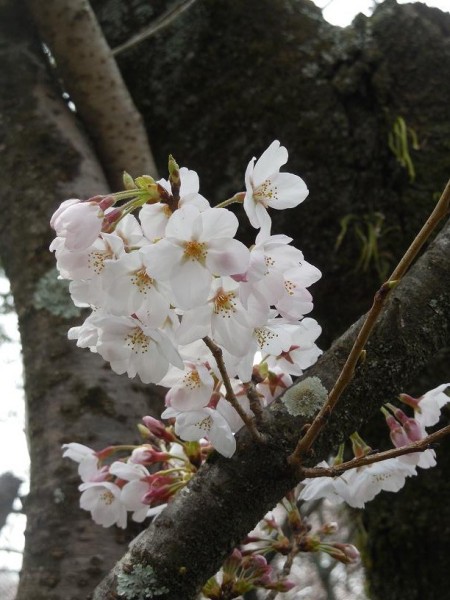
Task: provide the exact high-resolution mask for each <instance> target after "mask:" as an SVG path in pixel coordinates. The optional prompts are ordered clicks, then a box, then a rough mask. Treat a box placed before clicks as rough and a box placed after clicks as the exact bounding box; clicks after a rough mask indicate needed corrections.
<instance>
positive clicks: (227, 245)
mask: <svg viewBox="0 0 450 600" xmlns="http://www.w3.org/2000/svg"><path fill="white" fill-rule="evenodd" d="M249 261H250V252H249V250H248V248H247V247H246V246H244V244H243V243H242V242H239V241H238V240H234V239H223V238H222V239H217V240H211V241H210V242H209V243H208V253H207V256H206V261H205V264H206V267H207V268H208V269H209V271H210V272H211V273H213V274H214V275H234V274H235V273H242V272H244V271H245V270H246V269H247V267H248V264H249Z"/></svg>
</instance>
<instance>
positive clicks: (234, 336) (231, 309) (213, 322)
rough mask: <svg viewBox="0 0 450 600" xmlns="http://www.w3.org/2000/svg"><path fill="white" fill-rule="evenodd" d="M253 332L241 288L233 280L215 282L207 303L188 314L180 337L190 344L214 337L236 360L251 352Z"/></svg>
mask: <svg viewBox="0 0 450 600" xmlns="http://www.w3.org/2000/svg"><path fill="white" fill-rule="evenodd" d="M252 332H253V328H252V327H251V325H250V324H249V322H248V313H247V310H246V309H245V308H244V307H243V306H242V303H241V301H240V299H239V290H238V284H237V283H236V282H235V281H233V280H232V279H230V278H224V277H223V278H218V279H215V280H214V282H213V284H212V290H211V296H210V298H209V300H208V301H207V303H205V304H203V305H200V306H198V307H197V308H192V309H191V310H187V311H185V312H184V314H183V317H182V321H181V325H180V327H179V329H178V330H177V333H176V337H177V340H178V341H179V343H181V344H189V343H191V342H194V341H195V340H196V339H201V338H204V337H205V336H212V337H213V339H214V340H215V341H216V342H217V343H218V344H220V345H221V346H223V347H224V348H225V349H226V350H228V352H230V354H233V355H234V356H243V355H245V354H247V353H248V352H249V351H250V346H251V344H252Z"/></svg>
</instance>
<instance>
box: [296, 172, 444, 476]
mask: <svg viewBox="0 0 450 600" xmlns="http://www.w3.org/2000/svg"><path fill="white" fill-rule="evenodd" d="M449 208H450V180H449V181H448V182H447V185H446V186H445V189H444V191H443V193H442V195H441V197H440V199H439V201H438V203H437V204H436V207H435V208H434V210H433V212H432V213H431V214H430V216H429V217H428V219H427V221H426V222H425V224H424V225H423V227H422V229H421V230H420V231H419V233H418V234H417V236H416V237H415V239H414V240H413V242H412V244H411V245H410V247H409V248H408V250H407V251H406V252H405V254H404V256H403V258H402V259H401V260H400V262H399V263H398V265H397V266H396V268H395V269H394V271H393V272H392V275H391V276H390V277H389V279H388V280H387V281H386V282H385V283H383V285H382V286H381V287H380V289H379V290H378V291H377V292H376V294H375V297H374V300H373V304H372V308H371V309H370V310H369V312H368V313H367V315H366V319H365V321H364V323H363V325H362V327H361V329H360V331H359V333H358V336H357V337H356V340H355V342H354V344H353V347H352V349H351V351H350V354H349V355H348V358H347V360H346V362H345V364H344V366H343V367H342V371H341V373H340V374H339V377H338V378H337V380H336V383H335V384H334V387H333V389H332V390H331V392H330V393H329V395H328V400H327V402H326V403H325V404H324V406H323V407H322V409H321V410H320V412H319V413H318V414H317V415H316V417H315V419H314V421H313V422H312V424H311V426H310V427H309V428H308V429H307V431H306V433H305V435H304V436H303V437H302V438H301V439H300V440H299V442H298V444H297V447H296V448H295V450H294V452H293V453H292V454H291V455H290V456H289V458H288V462H289V463H290V464H291V465H299V464H301V462H302V457H303V456H304V455H305V454H306V453H307V452H308V451H309V449H310V448H311V446H312V445H313V444H314V442H315V441H316V439H317V437H318V435H319V434H320V432H321V431H322V429H323V427H324V426H325V424H326V422H327V420H328V418H329V416H330V415H331V413H332V411H333V409H334V407H335V406H336V404H337V402H338V400H339V398H340V397H341V395H342V393H343V392H344V390H345V389H346V387H347V386H348V384H349V383H350V381H351V380H352V379H353V375H354V372H355V368H356V365H357V363H358V360H359V358H360V357H361V355H362V353H363V351H364V346H365V345H366V343H367V340H368V339H369V337H370V335H371V333H372V330H373V328H374V326H375V323H376V321H377V319H378V317H379V315H380V313H381V311H382V309H383V307H384V304H385V302H386V298H387V297H388V295H389V293H390V291H391V290H392V289H393V288H394V287H396V285H397V284H398V282H399V281H400V279H401V278H402V277H403V276H404V275H405V273H406V271H407V270H408V269H409V267H410V266H411V263H412V262H413V261H414V259H415V258H416V256H417V254H418V253H419V251H420V250H421V248H422V246H423V245H424V244H425V242H426V241H427V240H428V238H429V237H430V235H431V234H432V233H433V231H434V230H435V228H436V226H437V225H438V224H439V223H440V221H441V220H442V219H443V218H444V217H445V216H447V215H448V213H449Z"/></svg>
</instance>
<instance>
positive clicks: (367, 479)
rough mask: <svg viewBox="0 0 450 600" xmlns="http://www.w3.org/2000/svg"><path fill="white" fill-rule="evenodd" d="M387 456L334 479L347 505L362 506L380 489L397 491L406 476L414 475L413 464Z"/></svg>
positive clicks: (403, 483)
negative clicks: (385, 458)
mask: <svg viewBox="0 0 450 600" xmlns="http://www.w3.org/2000/svg"><path fill="white" fill-rule="evenodd" d="M400 458H401V457H397V458H388V459H387V460H383V461H381V462H376V463H372V464H371V465H366V466H364V467H359V468H357V469H351V470H349V471H346V472H345V473H343V474H342V475H341V476H340V477H336V478H335V479H334V489H335V491H336V493H337V494H339V496H341V497H342V498H343V499H344V500H345V502H347V504H348V505H349V506H353V507H354V508H364V504H365V503H366V502H369V501H370V500H373V498H375V496H376V495H377V494H379V493H380V492H381V491H383V490H384V491H386V492H398V491H399V490H400V489H401V488H402V487H403V486H404V485H405V481H406V478H407V477H411V476H413V475H416V474H417V473H416V467H415V465H412V464H409V463H405V462H404V461H402V460H399V459H400Z"/></svg>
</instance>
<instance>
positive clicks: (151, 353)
mask: <svg viewBox="0 0 450 600" xmlns="http://www.w3.org/2000/svg"><path fill="white" fill-rule="evenodd" d="M97 325H98V328H99V339H98V343H97V351H98V353H99V354H100V355H101V356H102V357H103V358H104V359H105V360H107V361H108V362H110V363H111V368H112V370H113V371H114V372H115V373H118V374H119V375H122V374H123V373H127V374H128V377H130V378H131V377H135V376H136V375H139V377H140V378H141V381H142V382H143V383H159V382H160V381H161V379H162V378H163V377H164V375H165V374H166V373H167V371H168V369H169V364H173V365H175V366H178V368H180V369H182V368H183V362H182V360H181V357H180V355H179V354H178V352H177V350H176V349H175V347H174V345H173V343H172V342H171V340H170V339H169V336H168V335H167V333H166V332H165V331H164V330H163V329H155V328H154V327H151V326H150V325H148V324H147V322H146V321H145V320H141V319H139V318H133V317H117V316H104V317H101V318H99V319H98V321H97Z"/></svg>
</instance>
